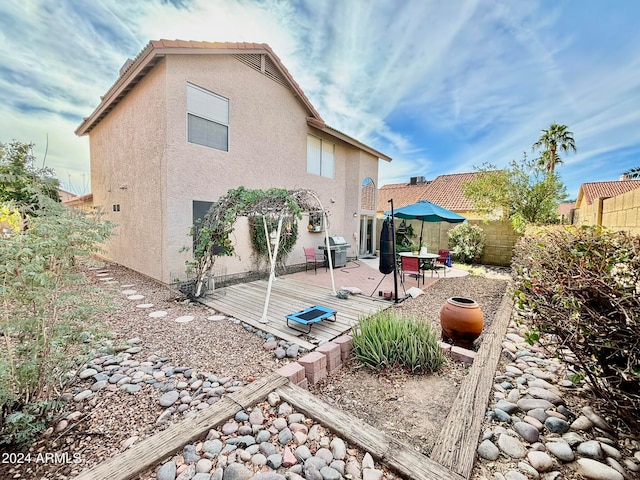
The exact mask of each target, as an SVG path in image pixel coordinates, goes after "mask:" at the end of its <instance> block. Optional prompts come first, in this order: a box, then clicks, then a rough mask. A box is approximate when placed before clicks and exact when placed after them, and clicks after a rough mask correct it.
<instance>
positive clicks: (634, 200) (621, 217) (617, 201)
mask: <svg viewBox="0 0 640 480" xmlns="http://www.w3.org/2000/svg"><path fill="white" fill-rule="evenodd" d="M600 216H601V220H599V218H600ZM573 223H574V224H575V225H594V226H597V225H602V226H603V227H607V228H610V229H612V230H626V231H628V232H630V233H632V234H635V235H638V234H640V188H637V189H635V190H631V191H630V192H626V193H623V194H622V195H618V196H615V197H611V198H606V199H603V200H601V199H596V200H595V201H594V202H593V203H592V204H591V205H583V206H581V207H580V208H578V209H576V211H575V216H574V222H573Z"/></svg>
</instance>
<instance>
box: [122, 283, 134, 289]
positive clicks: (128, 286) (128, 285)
mask: <svg viewBox="0 0 640 480" xmlns="http://www.w3.org/2000/svg"><path fill="white" fill-rule="evenodd" d="M133 286H134V285H133V283H131V284H127V285H122V288H132V287H133Z"/></svg>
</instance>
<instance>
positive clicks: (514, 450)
mask: <svg viewBox="0 0 640 480" xmlns="http://www.w3.org/2000/svg"><path fill="white" fill-rule="evenodd" d="M498 447H500V450H502V451H503V452H504V453H506V454H507V455H509V456H510V457H511V458H524V456H525V454H526V453H527V451H526V450H525V448H524V446H523V445H522V443H520V441H519V440H518V439H517V438H515V437H512V436H511V435H507V434H505V433H502V434H500V436H499V437H498Z"/></svg>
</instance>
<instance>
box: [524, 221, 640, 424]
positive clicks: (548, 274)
mask: <svg viewBox="0 0 640 480" xmlns="http://www.w3.org/2000/svg"><path fill="white" fill-rule="evenodd" d="M512 267H513V271H514V296H515V299H516V301H517V302H518V305H519V307H520V308H522V309H523V310H524V311H525V312H527V314H528V315H530V316H531V318H532V321H533V324H534V332H533V334H532V337H531V338H532V340H535V339H538V338H539V341H541V342H544V341H545V339H547V338H549V337H548V336H547V335H545V334H551V335H552V337H551V341H553V342H554V343H557V344H558V345H560V346H563V347H566V348H568V349H569V350H570V351H571V352H572V353H573V355H574V356H575V357H576V358H577V365H574V368H575V369H576V370H577V373H578V374H579V375H581V376H583V377H584V378H585V379H587V380H588V381H589V383H590V384H591V386H592V388H593V390H594V391H595V393H596V394H597V396H598V397H600V398H602V399H604V400H605V401H606V402H607V404H608V406H609V408H610V409H611V412H612V413H613V414H614V415H615V417H616V418H619V419H620V420H622V421H623V422H625V423H626V424H627V426H628V427H629V428H631V429H632V430H635V431H636V432H640V413H639V412H640V349H639V348H638V345H639V344H640V330H639V328H638V327H639V326H640V325H639V320H638V318H639V317H640V236H632V235H629V234H628V233H626V232H610V231H601V230H599V229H594V228H590V227H584V228H576V227H570V228H548V229H545V230H541V231H538V232H535V233H527V234H526V235H525V236H524V237H522V238H521V239H520V241H519V242H518V244H517V245H516V247H515V255H514V258H513V261H512ZM538 334H539V337H538ZM559 350H560V351H559V354H560V355H562V354H563V350H562V349H559Z"/></svg>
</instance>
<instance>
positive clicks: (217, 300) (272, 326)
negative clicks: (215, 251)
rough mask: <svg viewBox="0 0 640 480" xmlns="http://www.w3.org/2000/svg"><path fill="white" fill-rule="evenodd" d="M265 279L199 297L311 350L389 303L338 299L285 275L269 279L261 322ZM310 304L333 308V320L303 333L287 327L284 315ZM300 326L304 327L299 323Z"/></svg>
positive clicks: (362, 297)
mask: <svg viewBox="0 0 640 480" xmlns="http://www.w3.org/2000/svg"><path fill="white" fill-rule="evenodd" d="M267 283H268V282H267V281H266V280H259V281H257V282H249V283H243V284H238V285H232V286H229V287H226V290H225V293H224V295H217V296H216V295H214V296H213V297H210V298H204V299H200V301H201V302H202V303H204V304H205V305H207V306H209V307H211V308H213V309H215V310H217V311H219V312H221V313H223V314H225V315H228V316H230V317H233V318H237V319H238V320H241V321H243V322H245V323H247V324H249V325H251V326H253V327H255V328H259V329H260V330H262V331H264V332H268V333H272V334H273V335H274V336H276V337H278V338H281V339H283V340H286V341H288V342H295V343H297V344H298V345H300V346H301V347H303V348H305V349H307V350H313V349H314V348H316V346H317V344H318V343H319V342H321V341H323V340H325V341H330V340H332V339H334V338H336V337H339V336H340V335H342V334H344V333H345V332H348V331H349V330H350V329H351V327H353V326H354V325H356V324H357V323H358V320H359V319H360V317H361V316H368V315H371V314H373V313H375V312H377V311H379V310H384V309H386V308H389V307H390V306H391V305H392V302H389V301H385V300H379V299H377V298H372V297H367V296H365V295H351V296H349V299H348V300H342V299H339V298H337V297H335V296H334V295H333V293H332V292H331V289H328V288H326V287H320V286H315V285H311V284H309V283H303V282H300V281H298V280H293V279H290V278H286V277H278V278H277V279H276V280H275V281H274V282H273V287H272V289H271V301H270V302H269V311H268V315H267V318H268V320H269V322H268V323H266V324H265V323H261V322H260V319H261V317H262V311H263V309H264V301H265V298H266V296H267ZM313 305H322V306H324V307H328V308H331V309H334V310H336V311H337V312H338V313H337V315H336V322H329V321H326V320H325V321H322V322H319V323H315V324H313V326H312V328H311V333H309V334H308V335H307V334H304V333H302V332H299V331H297V330H294V329H293V328H289V327H287V324H286V320H285V316H286V315H289V314H291V313H295V312H298V311H300V310H304V309H305V308H308V307H311V306H313ZM301 327H303V328H304V326H301Z"/></svg>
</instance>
